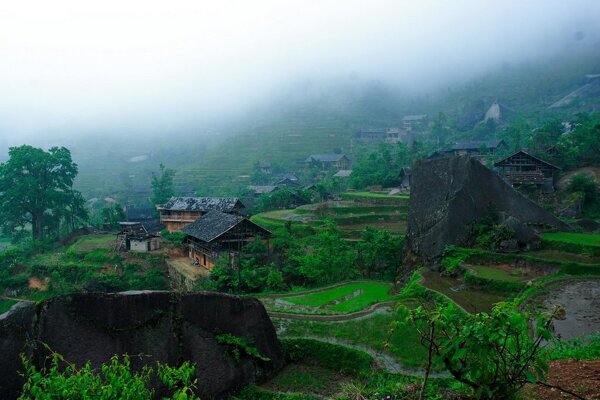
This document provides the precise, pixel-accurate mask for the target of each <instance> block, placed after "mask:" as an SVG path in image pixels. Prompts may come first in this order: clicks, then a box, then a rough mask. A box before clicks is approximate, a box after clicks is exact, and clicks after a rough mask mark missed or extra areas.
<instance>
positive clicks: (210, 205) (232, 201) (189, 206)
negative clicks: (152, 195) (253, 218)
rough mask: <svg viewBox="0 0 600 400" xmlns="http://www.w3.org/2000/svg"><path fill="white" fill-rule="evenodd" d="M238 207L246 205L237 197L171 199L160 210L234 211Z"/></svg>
mask: <svg viewBox="0 0 600 400" xmlns="http://www.w3.org/2000/svg"><path fill="white" fill-rule="evenodd" d="M236 207H239V208H243V207H244V205H243V204H242V202H240V200H239V199H238V198H236V197H171V199H170V200H169V201H168V202H167V203H166V204H164V205H162V206H159V209H164V210H172V211H202V212H207V211H210V210H217V211H225V212H228V211H233V210H234V209H235V208H236Z"/></svg>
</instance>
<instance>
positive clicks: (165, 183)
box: [152, 164, 175, 204]
mask: <svg viewBox="0 0 600 400" xmlns="http://www.w3.org/2000/svg"><path fill="white" fill-rule="evenodd" d="M174 176H175V170H174V169H171V168H167V167H165V165H164V164H160V176H159V175H157V174H155V173H154V172H153V173H152V203H153V204H164V203H166V202H167V201H169V199H170V198H171V196H173V194H174V191H173V177H174Z"/></svg>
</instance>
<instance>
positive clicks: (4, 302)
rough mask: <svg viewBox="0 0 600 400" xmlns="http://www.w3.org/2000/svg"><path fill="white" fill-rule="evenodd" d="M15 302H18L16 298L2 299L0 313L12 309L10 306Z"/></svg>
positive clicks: (0, 300)
mask: <svg viewBox="0 0 600 400" xmlns="http://www.w3.org/2000/svg"><path fill="white" fill-rule="evenodd" d="M15 304H17V301H15V300H4V299H0V314H4V313H5V312H7V311H8V310H10V308H11V307H12V306H14V305H15Z"/></svg>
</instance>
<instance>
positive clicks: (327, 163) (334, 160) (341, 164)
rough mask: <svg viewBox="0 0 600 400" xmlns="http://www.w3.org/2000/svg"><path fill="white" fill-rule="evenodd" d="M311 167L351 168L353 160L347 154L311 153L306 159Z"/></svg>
mask: <svg viewBox="0 0 600 400" xmlns="http://www.w3.org/2000/svg"><path fill="white" fill-rule="evenodd" d="M304 163H305V164H306V165H307V166H309V167H317V168H320V169H322V170H326V169H337V170H340V169H350V165H351V161H350V159H349V158H348V157H346V155H345V154H311V155H310V156H308V157H307V158H306V160H304Z"/></svg>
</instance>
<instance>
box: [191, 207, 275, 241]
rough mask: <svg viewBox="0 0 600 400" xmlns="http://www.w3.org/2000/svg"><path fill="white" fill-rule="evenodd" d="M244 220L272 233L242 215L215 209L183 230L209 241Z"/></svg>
mask: <svg viewBox="0 0 600 400" xmlns="http://www.w3.org/2000/svg"><path fill="white" fill-rule="evenodd" d="M243 221H246V222H247V223H249V224H252V225H255V226H256V227H257V228H258V229H260V230H262V231H264V232H265V233H267V234H269V233H270V232H269V231H267V230H266V229H264V228H262V227H260V226H258V225H256V224H255V223H254V222H252V221H250V220H248V219H246V218H244V217H242V216H241V215H232V214H226V213H222V212H220V211H214V210H213V211H209V212H208V213H207V214H206V215H205V216H203V217H202V218H200V219H199V220H197V221H195V222H193V223H191V224H189V225H188V226H186V227H185V228H183V229H182V230H181V231H182V232H183V233H186V234H188V235H190V236H192V237H195V238H196V239H199V240H202V241H203V242H206V243H209V242H212V241H213V240H215V239H217V238H218V237H219V236H221V235H223V234H224V233H226V232H228V231H229V230H231V229H233V228H234V227H235V226H237V225H238V224H240V223H242V222H243Z"/></svg>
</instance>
